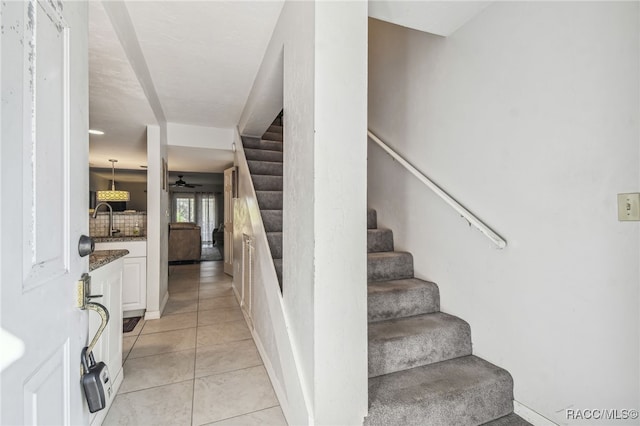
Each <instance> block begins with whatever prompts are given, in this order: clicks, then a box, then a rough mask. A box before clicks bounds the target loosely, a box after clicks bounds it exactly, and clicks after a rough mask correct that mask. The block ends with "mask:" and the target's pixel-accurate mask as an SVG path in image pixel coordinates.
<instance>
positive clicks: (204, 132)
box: [167, 123, 234, 150]
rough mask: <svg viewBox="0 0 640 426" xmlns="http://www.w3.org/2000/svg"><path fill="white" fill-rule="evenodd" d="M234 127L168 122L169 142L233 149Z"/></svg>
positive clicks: (170, 143)
mask: <svg viewBox="0 0 640 426" xmlns="http://www.w3.org/2000/svg"><path fill="white" fill-rule="evenodd" d="M233 132H234V130H233V129H225V128H220V127H204V126H194V125H191V124H178V123H167V144H168V145H173V146H186V147H193V148H210V149H229V150H230V149H231V144H232V143H233Z"/></svg>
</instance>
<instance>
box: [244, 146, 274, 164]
mask: <svg viewBox="0 0 640 426" xmlns="http://www.w3.org/2000/svg"><path fill="white" fill-rule="evenodd" d="M244 155H245V156H246V157H247V160H258V161H273V162H276V163H282V152H281V151H268V150H266V149H255V148H245V150H244Z"/></svg>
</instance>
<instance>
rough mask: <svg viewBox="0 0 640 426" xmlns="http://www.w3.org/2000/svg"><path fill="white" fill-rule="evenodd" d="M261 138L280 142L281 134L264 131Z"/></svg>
mask: <svg viewBox="0 0 640 426" xmlns="http://www.w3.org/2000/svg"><path fill="white" fill-rule="evenodd" d="M262 140H267V141H280V142H282V140H283V135H282V133H281V132H265V133H264V135H262Z"/></svg>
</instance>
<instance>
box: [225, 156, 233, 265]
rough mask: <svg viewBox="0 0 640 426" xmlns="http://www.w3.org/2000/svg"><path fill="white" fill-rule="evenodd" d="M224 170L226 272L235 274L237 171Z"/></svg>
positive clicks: (231, 169)
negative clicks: (234, 214)
mask: <svg viewBox="0 0 640 426" xmlns="http://www.w3.org/2000/svg"><path fill="white" fill-rule="evenodd" d="M235 170H236V169H235V167H231V168H229V169H227V170H225V171H224V254H223V256H224V272H225V274H229V275H233V202H234V199H233V197H234V190H235V184H236V182H235V179H236V171H235Z"/></svg>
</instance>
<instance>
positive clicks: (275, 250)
mask: <svg viewBox="0 0 640 426" xmlns="http://www.w3.org/2000/svg"><path fill="white" fill-rule="evenodd" d="M267 241H268V242H269V248H270V249H271V257H272V258H274V259H282V232H267Z"/></svg>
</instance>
